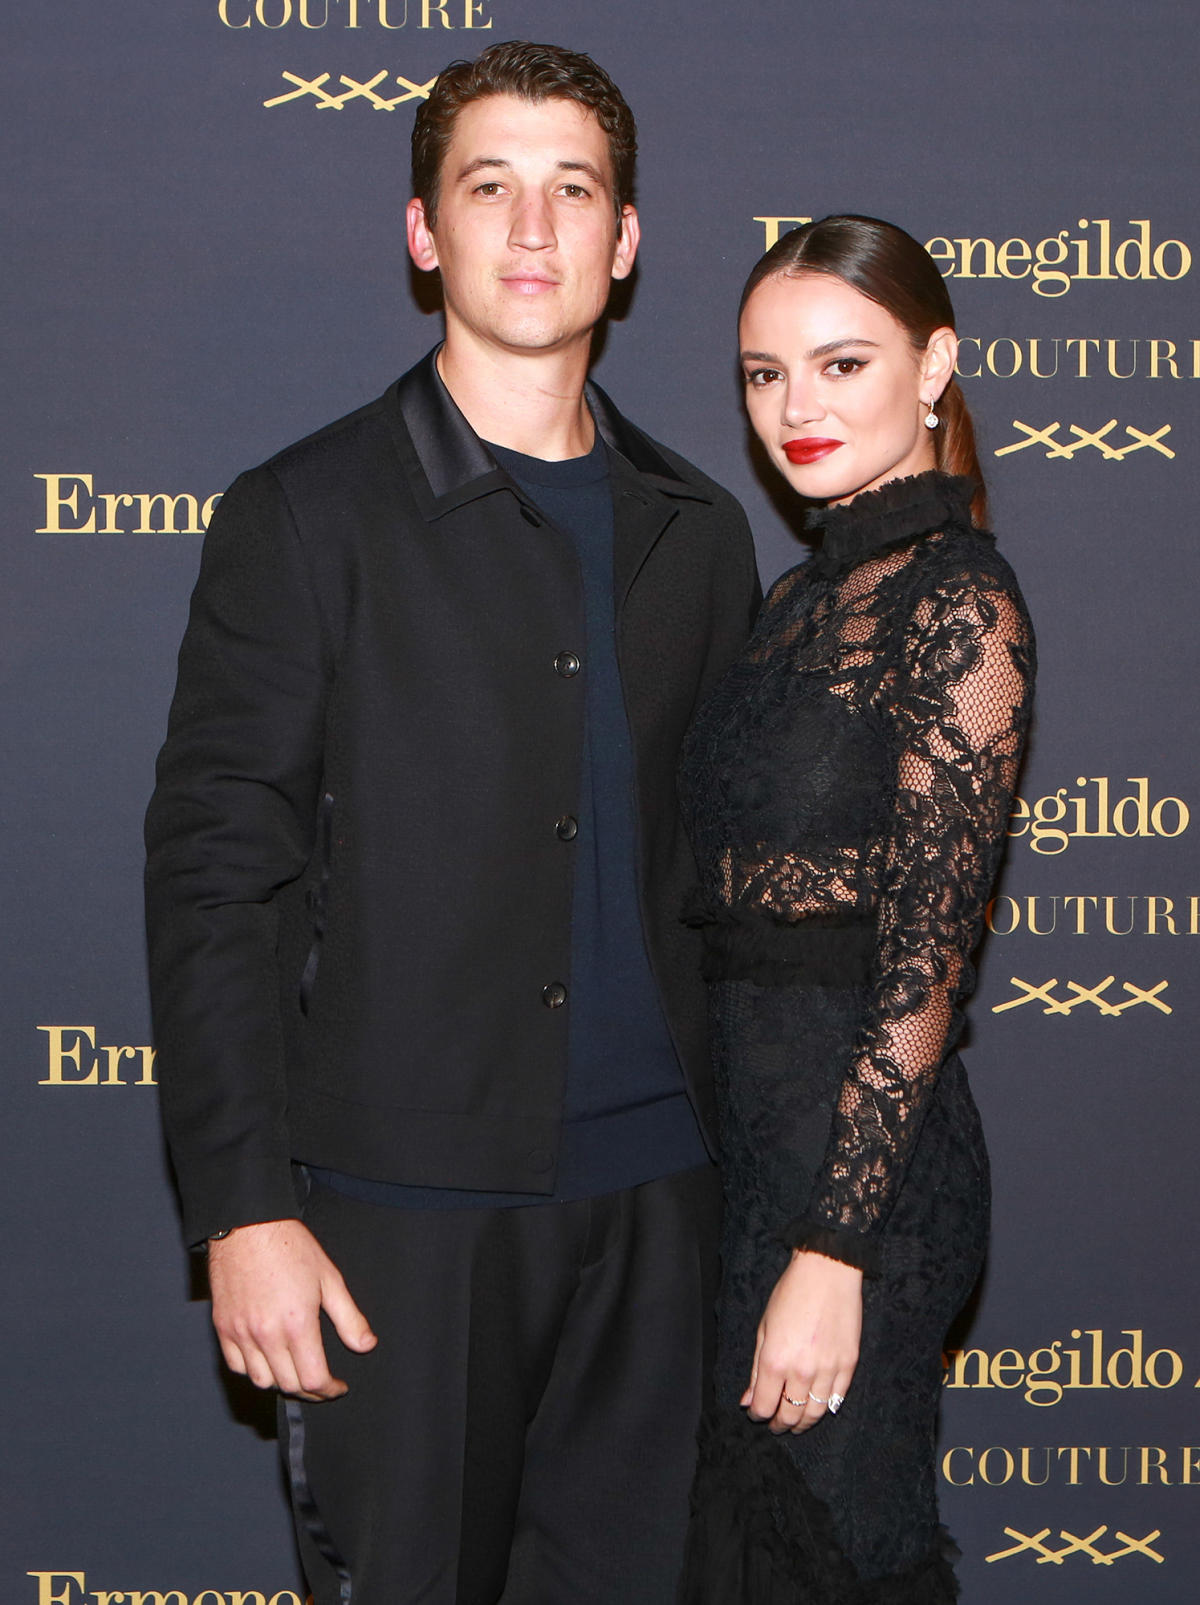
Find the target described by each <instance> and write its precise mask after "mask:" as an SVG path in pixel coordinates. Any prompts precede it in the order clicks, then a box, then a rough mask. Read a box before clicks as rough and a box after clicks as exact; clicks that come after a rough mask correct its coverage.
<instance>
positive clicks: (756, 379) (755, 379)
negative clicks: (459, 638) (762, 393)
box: [746, 368, 783, 390]
mask: <svg viewBox="0 0 1200 1605" xmlns="http://www.w3.org/2000/svg"><path fill="white" fill-rule="evenodd" d="M782 377H783V375H782V374H781V373H780V371H779V369H778V368H749V369H747V371H746V383H747V384H748V385H754V386H755V387H756V388H757V389H760V390H761V389H762V387H763V386H764V385H769V384H774V382H775V380H776V379H781V378H782Z"/></svg>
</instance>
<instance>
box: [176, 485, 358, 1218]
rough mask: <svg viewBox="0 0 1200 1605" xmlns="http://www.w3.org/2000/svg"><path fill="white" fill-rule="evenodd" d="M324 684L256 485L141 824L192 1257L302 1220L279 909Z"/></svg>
mask: <svg viewBox="0 0 1200 1605" xmlns="http://www.w3.org/2000/svg"><path fill="white" fill-rule="evenodd" d="M328 680H329V664H328V652H327V650H326V645H325V643H324V641H323V639H322V626H321V618H320V613H319V609H318V607H317V603H316V599H315V594H314V586H313V584H312V578H311V575H310V572H309V569H308V565H307V563H306V560H305V554H304V552H303V550H302V547H301V544H300V541H299V538H298V535H297V531H296V527H295V524H294V521H293V519H292V516H291V513H290V510H289V508H288V506H287V502H286V498H285V496H284V494H283V491H282V489H281V487H280V485H279V483H278V481H277V480H276V477H275V475H274V474H273V473H272V472H271V471H270V470H269V469H262V468H260V469H255V470H253V471H252V472H251V473H249V474H246V475H243V476H242V477H241V478H240V479H239V480H238V481H236V483H235V484H234V485H233V486H232V488H231V489H230V491H229V492H228V494H227V495H226V496H225V497H224V498H223V500H222V501H221V503H220V505H219V506H218V508H217V509H216V512H215V513H214V516H213V520H212V523H211V526H210V528H209V532H208V535H207V537H206V539H205V543H204V552H203V556H202V559H201V566H200V575H199V579H198V581H197V584H196V588H195V592H194V593H193V596H192V603H191V612H190V617H189V622H188V627H187V631H186V633H185V636H184V639H183V645H182V647H181V649H180V655H179V677H178V682H177V686H176V691H175V697H174V701H173V703H172V707H171V715H170V721H169V725H168V732H167V739H166V742H165V744H164V746H163V749H162V752H161V753H160V755H159V759H158V766H157V785H156V789H155V792H154V796H153V798H152V800H151V802H150V807H149V811H148V814H147V818H146V849H147V863H146V922H147V935H148V942H149V957H150V985H151V1002H152V1011H153V1019H154V1031H155V1040H156V1043H157V1046H158V1065H159V1078H160V1082H161V1090H162V1107H163V1115H164V1122H165V1126H166V1132H167V1138H168V1142H169V1144H170V1148H171V1154H172V1158H173V1160H174V1164H175V1170H176V1175H177V1178H178V1181H179V1187H180V1193H181V1195H182V1199H183V1209H184V1231H185V1235H186V1238H187V1240H188V1242H190V1243H194V1242H197V1241H200V1240H202V1239H204V1238H205V1237H207V1236H209V1235H210V1234H211V1233H212V1232H214V1231H217V1230H220V1229H222V1228H226V1227H232V1226H238V1225H244V1224H248V1223H249V1222H252V1221H260V1220H272V1219H280V1218H283V1217H286V1216H294V1215H295V1213H296V1203H295V1196H294V1193H293V1190H292V1184H291V1173H290V1158H289V1145H288V1139H287V1107H286V1100H285V1094H284V1076H283V1045H282V1023H281V1015H280V988H279V976H278V967H277V962H276V956H275V955H276V916H275V910H274V906H273V900H274V898H275V894H276V893H277V892H278V890H279V888H280V887H282V886H284V885H286V884H287V883H288V882H290V881H293V880H295V879H296V877H297V876H299V875H300V874H301V872H302V871H303V869H304V867H305V865H306V863H307V862H308V859H309V855H310V853H311V851H312V846H313V837H314V832H315V821H316V811H317V798H318V794H319V787H320V782H321V767H322V729H323V720H324V704H325V697H326V694H327V687H328Z"/></svg>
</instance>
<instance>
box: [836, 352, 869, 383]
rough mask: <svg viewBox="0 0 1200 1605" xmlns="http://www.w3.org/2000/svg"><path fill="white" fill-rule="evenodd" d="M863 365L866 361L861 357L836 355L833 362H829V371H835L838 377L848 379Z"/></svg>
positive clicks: (864, 365) (863, 366)
mask: <svg viewBox="0 0 1200 1605" xmlns="http://www.w3.org/2000/svg"><path fill="white" fill-rule="evenodd" d="M865 367H866V363H865V362H864V361H863V359H862V358H861V357H838V359H837V360H836V361H835V362H832V363H830V372H831V373H835V374H836V375H837V376H838V378H839V379H848V378H849V377H850V375H851V374H852V373H857V372H858V370H859V369H860V368H865Z"/></svg>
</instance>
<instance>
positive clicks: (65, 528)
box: [33, 474, 223, 535]
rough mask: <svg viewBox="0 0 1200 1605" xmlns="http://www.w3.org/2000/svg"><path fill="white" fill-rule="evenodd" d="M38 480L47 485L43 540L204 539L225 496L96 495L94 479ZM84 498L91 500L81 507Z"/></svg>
mask: <svg viewBox="0 0 1200 1605" xmlns="http://www.w3.org/2000/svg"><path fill="white" fill-rule="evenodd" d="M33 477H34V478H35V479H40V480H43V481H44V485H45V497H46V507H45V515H44V518H43V522H42V524H41V525H40V527H39V528H38V530H37V533H38V534H39V535H203V533H204V531H205V530H206V529H207V528H208V521H209V519H210V518H211V517H212V515H213V508H214V507H215V506H216V505H217V503H218V502H219V501H220V500H221V496H222V494H223V493H222V492H221V491H216V492H214V494H213V495H211V496H206V497H204V498H203V500H201V498H200V497H199V496H193V495H191V493H190V492H188V491H184V492H183V493H181V494H178V495H172V494H171V493H170V492H169V491H145V490H136V491H135V490H123V491H96V492H94V491H93V489H92V476H91V474H35V475H34V476H33ZM81 493H82V495H83V496H84V497H86V498H87V499H86V501H85V502H84V503H83V504H82V505H81V503H80V495H81ZM97 514H99V516H100V519H101V522H100V523H97V521H96V519H97ZM135 518H136V523H135V522H134V519H135Z"/></svg>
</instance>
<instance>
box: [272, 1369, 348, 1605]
mask: <svg viewBox="0 0 1200 1605" xmlns="http://www.w3.org/2000/svg"><path fill="white" fill-rule="evenodd" d="M283 1413H284V1416H285V1417H286V1419H287V1448H286V1452H285V1455H284V1459H285V1461H286V1464H287V1474H288V1479H289V1481H290V1482H291V1485H292V1506H293V1509H294V1510H295V1513H296V1520H297V1521H299V1522H301V1523H302V1524H303V1526H304V1529H305V1531H306V1532H307V1533H308V1536H309V1537H310V1538H311V1539H312V1541H313V1543H314V1544H315V1546H316V1548H317V1549H318V1550H319V1551H320V1553H321V1555H322V1557H323V1558H324V1559H325V1560H327V1561H328V1562H329V1565H330V1566H331V1567H332V1569H333V1571H334V1573H335V1574H336V1576H337V1580H338V1585H339V1586H338V1601H339V1605H352V1600H353V1597H354V1579H353V1578H352V1577H351V1576H350V1568H349V1567H348V1566H347V1565H346V1562H345V1561H344V1560H343V1559H342V1557H341V1555H340V1554H339V1553H338V1548H337V1545H336V1544H335V1543H334V1541H333V1539H332V1538H331V1537H330V1535H329V1529H328V1527H326V1525H325V1522H324V1520H323V1518H322V1516H321V1512H320V1510H319V1509H318V1508H317V1502H316V1500H315V1499H314V1498H313V1492H312V1488H311V1487H310V1486H309V1482H308V1472H307V1471H306V1470H305V1466H304V1416H303V1415H302V1414H301V1410H300V1401H299V1400H298V1399H285V1400H284V1401H283Z"/></svg>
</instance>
